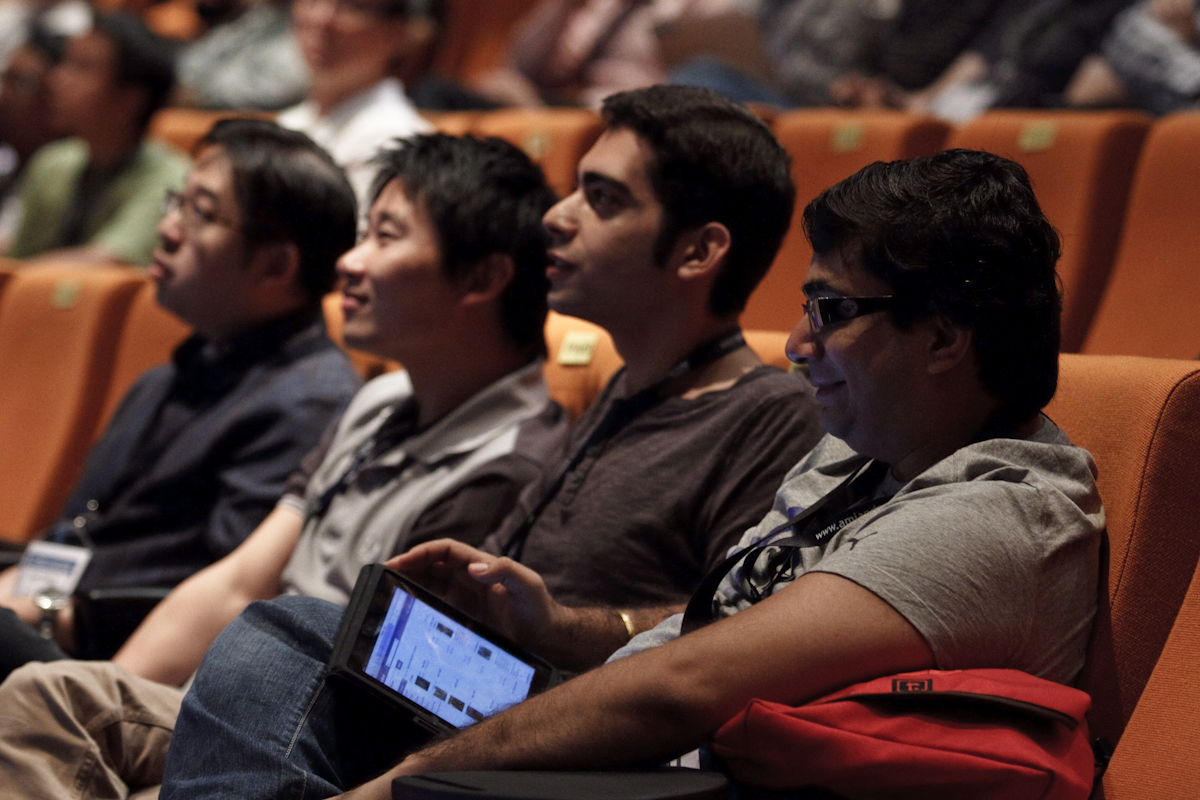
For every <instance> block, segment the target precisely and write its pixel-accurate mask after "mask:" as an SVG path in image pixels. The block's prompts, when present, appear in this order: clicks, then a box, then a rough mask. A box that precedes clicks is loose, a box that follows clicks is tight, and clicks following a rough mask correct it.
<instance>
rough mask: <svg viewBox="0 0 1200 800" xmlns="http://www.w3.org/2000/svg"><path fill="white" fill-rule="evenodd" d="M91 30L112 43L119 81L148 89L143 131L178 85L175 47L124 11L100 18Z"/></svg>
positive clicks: (98, 17)
mask: <svg viewBox="0 0 1200 800" xmlns="http://www.w3.org/2000/svg"><path fill="white" fill-rule="evenodd" d="M92 28H93V30H94V31H95V32H96V33H99V34H101V35H102V36H104V37H105V38H106V39H108V41H110V42H112V45H113V51H114V53H115V54H116V62H117V63H116V68H117V80H118V81H120V82H121V83H124V84H132V85H134V86H137V87H139V88H142V89H145V90H146V104H145V105H144V106H143V108H142V115H141V117H140V118H139V119H138V125H139V127H141V128H142V129H143V130H144V129H145V128H146V126H147V125H149V124H150V118H151V117H153V116H154V113H155V112H156V111H158V110H159V109H160V108H162V107H163V106H164V105H166V102H167V98H168V96H169V95H170V94H171V89H172V88H173V87H174V86H175V54H176V48H175V46H174V45H173V44H172V43H171V42H170V41H169V40H167V39H164V38H163V37H161V36H159V35H157V34H155V33H154V32H152V31H151V30H150V29H149V28H147V27H146V24H145V23H144V22H142V20H141V19H139V18H138V17H135V16H134V15H132V14H128V13H126V12H123V11H116V12H113V13H111V14H99V15H97V16H96V19H95V22H94V23H93V26H92Z"/></svg>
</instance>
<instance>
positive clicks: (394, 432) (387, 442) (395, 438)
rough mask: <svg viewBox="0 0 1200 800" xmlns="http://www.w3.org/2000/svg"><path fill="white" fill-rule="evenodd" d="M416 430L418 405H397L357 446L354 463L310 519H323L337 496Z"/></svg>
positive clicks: (314, 506)
mask: <svg viewBox="0 0 1200 800" xmlns="http://www.w3.org/2000/svg"><path fill="white" fill-rule="evenodd" d="M416 429H417V404H416V403H414V402H412V401H407V402H401V403H400V404H398V405H397V406H395V407H394V408H393V409H392V410H391V411H390V412H389V413H388V415H387V418H386V419H385V420H384V421H383V423H382V424H381V425H380V426H379V427H378V428H377V429H376V430H375V433H373V434H371V436H370V437H369V438H368V439H367V440H366V441H364V442H363V443H362V444H360V445H359V446H358V447H356V448H355V449H354V456H353V457H352V458H351V459H350V466H348V467H346V470H345V472H343V473H342V475H341V477H340V478H338V479H337V481H336V482H335V483H334V484H333V485H332V486H330V487H329V488H328V489H326V490H325V491H324V492H322V493H321V496H320V497H318V498H317V499H316V500H315V501H314V502H313V504H312V506H311V507H310V508H309V510H308V517H307V520H306V521H314V520H320V519H321V518H322V517H324V516H325V512H327V511H328V510H329V506H330V504H331V503H333V499H334V498H335V497H337V496H338V495H339V494H341V493H342V492H344V491H346V490H347V489H348V488H350V486H351V485H352V484H353V483H354V482H355V481H356V480H358V476H359V475H360V474H362V471H363V470H364V469H365V468H366V467H367V465H368V464H370V463H371V462H372V461H374V460H376V459H377V458H379V457H380V456H382V455H383V454H384V453H386V452H388V451H389V450H391V449H392V448H393V447H395V446H396V445H398V444H400V443H401V442H403V441H404V440H405V439H407V438H408V437H409V436H412V435H413V433H414V432H415V431H416Z"/></svg>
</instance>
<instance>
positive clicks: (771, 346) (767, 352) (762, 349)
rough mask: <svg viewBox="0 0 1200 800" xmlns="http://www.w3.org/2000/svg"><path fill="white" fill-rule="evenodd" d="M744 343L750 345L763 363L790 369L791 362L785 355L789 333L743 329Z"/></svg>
mask: <svg viewBox="0 0 1200 800" xmlns="http://www.w3.org/2000/svg"><path fill="white" fill-rule="evenodd" d="M743 333H744V334H745V336H746V344H748V345H750V349H751V350H753V351H754V352H755V353H756V354H757V355H758V357H759V358H761V359H762V362H763V363H764V364H770V365H771V366H773V367H779V368H780V369H791V368H792V366H793V365H792V362H791V361H788V357H787V352H786V349H787V340H788V336H789V335H790V334H788V333H785V332H784V331H755V330H745V331H743Z"/></svg>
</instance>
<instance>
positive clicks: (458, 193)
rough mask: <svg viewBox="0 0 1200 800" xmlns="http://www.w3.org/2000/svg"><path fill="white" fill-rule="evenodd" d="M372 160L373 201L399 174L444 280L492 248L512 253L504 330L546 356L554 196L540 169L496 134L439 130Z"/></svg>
mask: <svg viewBox="0 0 1200 800" xmlns="http://www.w3.org/2000/svg"><path fill="white" fill-rule="evenodd" d="M376 163H377V164H379V172H378V174H376V176H375V182H374V184H373V187H372V191H371V197H372V202H374V200H376V199H378V198H379V194H380V192H382V191H383V188H384V187H385V186H387V185H388V184H389V183H391V182H392V181H394V180H397V179H398V180H400V181H401V182H402V183H403V188H404V193H405V195H406V196H408V197H409V198H410V199H412V200H420V201H421V202H423V203H424V204H425V208H426V209H427V210H428V211H429V216H430V218H431V219H432V220H433V224H434V227H435V228H436V229H437V237H438V245H439V246H440V248H441V253H442V273H443V274H444V275H445V276H446V278H447V279H448V280H451V281H459V280H462V279H463V278H465V277H466V276H468V275H469V274H470V273H471V271H472V269H473V268H474V267H475V266H476V265H477V264H478V263H479V261H480V260H481V259H482V258H484V257H485V256H488V255H491V254H493V253H502V254H504V255H507V256H510V257H511V258H512V261H513V266H514V268H515V274H514V276H513V280H512V283H511V284H509V286H508V288H507V289H505V291H504V296H503V300H502V313H503V321H504V329H505V332H506V333H507V334H508V336H509V337H510V338H511V339H512V341H513V342H514V343H515V344H517V346H518V347H520V348H522V350H523V351H525V352H527V353H528V355H529V357H530V358H532V357H534V356H535V355H544V354H545V351H546V345H545V338H544V335H543V328H544V326H545V323H546V291H547V288H548V283H547V280H546V247H547V244H548V237H547V234H546V232H545V230H544V228H543V227H542V216H543V215H544V214H545V213H546V211H547V210H548V209H549V208H550V206H552V205H554V202H555V200H556V199H557V198H556V197H555V195H554V191H553V190H552V189H551V188H550V187H549V186H547V185H546V178H545V176H543V175H542V170H541V168H539V167H538V166H537V165H536V164H534V163H533V162H532V161H530V160H529V157H528V156H526V155H525V154H524V153H522V152H521V151H520V150H519V149H517V148H516V147H514V146H513V145H511V144H509V143H508V142H505V141H502V140H500V139H495V138H488V139H477V138H475V137H473V136H463V137H456V136H447V135H446V134H442V133H435V134H430V135H426V136H414V137H411V138H409V139H403V140H397V141H396V144H395V146H394V147H391V148H388V149H385V150H384V151H382V152H381V153H380V154H379V156H378V157H377V159H376Z"/></svg>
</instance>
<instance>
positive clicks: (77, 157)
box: [26, 137, 88, 183]
mask: <svg viewBox="0 0 1200 800" xmlns="http://www.w3.org/2000/svg"><path fill="white" fill-rule="evenodd" d="M87 159H88V148H87V144H85V143H84V141H83V140H82V139H76V138H74V137H68V138H66V139H59V140H57V141H54V142H49V143H48V144H44V145H42V146H41V147H39V148H38V150H37V152H36V153H34V154H33V156H32V157H31V158H30V160H29V170H28V173H29V174H31V175H33V174H37V175H41V174H42V173H44V172H57V171H61V170H78V169H83V167H84V166H85V165H86V164H87ZM29 182H30V181H28V180H27V181H26V183H29Z"/></svg>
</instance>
